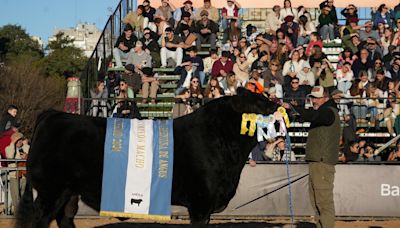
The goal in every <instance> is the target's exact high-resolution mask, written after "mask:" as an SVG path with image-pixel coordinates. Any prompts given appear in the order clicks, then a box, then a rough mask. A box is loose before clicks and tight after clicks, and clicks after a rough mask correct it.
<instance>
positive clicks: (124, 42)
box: [113, 24, 137, 67]
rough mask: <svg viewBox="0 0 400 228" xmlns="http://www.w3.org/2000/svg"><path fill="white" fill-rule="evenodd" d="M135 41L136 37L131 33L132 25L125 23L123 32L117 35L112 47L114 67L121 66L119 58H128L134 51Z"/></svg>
mask: <svg viewBox="0 0 400 228" xmlns="http://www.w3.org/2000/svg"><path fill="white" fill-rule="evenodd" d="M136 41H137V37H136V36H135V35H134V34H133V28H132V26H131V25H129V24H127V25H126V26H125V28H124V33H123V34H122V35H120V36H119V37H118V39H117V42H115V46H114V49H113V55H114V58H115V64H116V67H122V66H123V65H122V61H121V59H128V58H129V56H130V55H131V54H132V53H133V52H134V51H133V47H134V46H135V44H136Z"/></svg>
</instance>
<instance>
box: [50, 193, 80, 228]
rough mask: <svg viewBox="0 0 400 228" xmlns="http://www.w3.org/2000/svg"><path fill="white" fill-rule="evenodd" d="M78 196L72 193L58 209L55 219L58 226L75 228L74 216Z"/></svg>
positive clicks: (76, 209)
mask: <svg viewBox="0 0 400 228" xmlns="http://www.w3.org/2000/svg"><path fill="white" fill-rule="evenodd" d="M78 202H79V196H78V195H73V196H71V197H70V199H69V200H68V201H67V202H66V203H65V205H64V206H63V207H61V209H60V210H59V211H58V213H57V216H56V220H57V224H58V227H60V228H75V224H74V217H75V215H76V213H77V212H78Z"/></svg>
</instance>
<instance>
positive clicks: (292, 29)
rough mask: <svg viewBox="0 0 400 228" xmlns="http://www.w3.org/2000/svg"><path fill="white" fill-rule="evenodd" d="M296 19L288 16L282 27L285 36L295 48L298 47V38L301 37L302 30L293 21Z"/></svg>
mask: <svg viewBox="0 0 400 228" xmlns="http://www.w3.org/2000/svg"><path fill="white" fill-rule="evenodd" d="M294 19H295V18H294V17H293V16H292V15H288V16H286V17H285V19H284V22H283V23H282V25H281V29H282V31H283V32H284V33H285V35H286V36H287V37H289V38H290V41H291V42H292V44H293V47H296V46H297V37H298V36H299V31H300V28H299V24H298V23H297V22H295V21H293V20H294Z"/></svg>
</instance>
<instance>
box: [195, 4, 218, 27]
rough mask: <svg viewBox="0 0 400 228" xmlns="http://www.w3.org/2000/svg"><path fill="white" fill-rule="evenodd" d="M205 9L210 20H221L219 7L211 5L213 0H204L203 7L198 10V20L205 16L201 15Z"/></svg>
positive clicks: (216, 21)
mask: <svg viewBox="0 0 400 228" xmlns="http://www.w3.org/2000/svg"><path fill="white" fill-rule="evenodd" d="M203 10H205V11H207V13H208V18H209V19H210V20H212V21H214V22H215V23H218V22H219V12H218V9H217V8H215V7H214V6H212V5H211V0H204V5H203V7H200V8H199V9H197V10H196V15H195V16H196V21H200V20H201V19H202V17H203V16H202V15H201V12H203Z"/></svg>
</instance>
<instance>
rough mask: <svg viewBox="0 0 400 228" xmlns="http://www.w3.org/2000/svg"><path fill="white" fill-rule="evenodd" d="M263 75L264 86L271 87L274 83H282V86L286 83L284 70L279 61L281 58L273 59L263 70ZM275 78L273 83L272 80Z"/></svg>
mask: <svg viewBox="0 0 400 228" xmlns="http://www.w3.org/2000/svg"><path fill="white" fill-rule="evenodd" d="M262 77H263V79H264V87H266V88H269V87H271V85H270V84H271V83H272V84H276V83H278V84H280V85H281V86H282V85H283V83H284V77H283V75H282V70H281V65H280V63H279V60H277V59H272V60H271V62H270V64H269V66H268V69H267V70H266V71H265V72H263V74H262ZM273 80H275V81H276V82H275V83H273V82H272V81H273Z"/></svg>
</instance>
